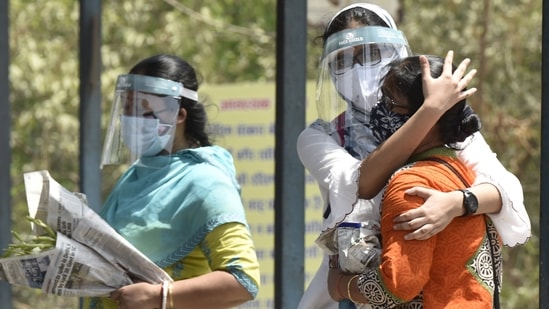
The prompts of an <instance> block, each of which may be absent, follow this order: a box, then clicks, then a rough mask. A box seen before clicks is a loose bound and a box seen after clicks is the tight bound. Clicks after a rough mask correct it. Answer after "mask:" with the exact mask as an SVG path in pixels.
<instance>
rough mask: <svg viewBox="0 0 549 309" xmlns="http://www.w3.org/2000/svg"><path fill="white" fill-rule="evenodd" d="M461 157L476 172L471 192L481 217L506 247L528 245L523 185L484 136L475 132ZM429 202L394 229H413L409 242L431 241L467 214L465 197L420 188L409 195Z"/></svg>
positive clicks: (400, 218) (398, 220)
mask: <svg viewBox="0 0 549 309" xmlns="http://www.w3.org/2000/svg"><path fill="white" fill-rule="evenodd" d="M459 158H460V160H462V161H463V162H464V163H465V164H466V165H467V166H469V167H470V168H472V169H473V171H475V174H476V176H477V177H476V180H475V183H474V184H473V186H472V187H471V188H470V190H471V191H472V192H473V193H474V194H475V195H476V196H477V199H478V201H479V208H478V211H477V214H488V216H489V217H490V218H491V219H492V221H493V223H494V225H495V226H496V228H497V230H498V233H499V234H500V236H501V239H502V241H503V243H504V244H505V245H508V246H515V245H517V244H523V243H525V242H526V241H527V240H528V238H529V237H530V235H531V226H530V219H529V217H528V213H527V212H526V208H525V206H524V198H523V192H522V186H521V184H520V181H519V180H518V179H517V177H516V176H515V175H513V174H512V173H511V172H509V171H508V170H507V169H505V167H504V166H503V165H502V164H501V162H500V161H499V160H498V159H497V157H496V154H495V153H493V152H492V150H491V149H490V147H489V146H488V144H487V143H486V141H485V140H484V138H483V137H482V135H481V134H480V133H478V132H477V133H475V134H474V135H473V137H472V138H471V139H470V141H469V142H468V143H467V144H466V147H465V148H464V149H463V150H462V151H461V152H459ZM406 193H407V194H410V195H416V196H419V197H422V198H424V199H425V202H424V204H423V206H422V207H420V208H418V209H415V210H413V211H409V212H407V213H404V214H401V215H400V216H398V217H396V218H395V225H394V228H395V229H398V230H411V231H412V232H410V233H409V234H408V235H406V239H418V240H421V239H427V238H429V237H431V236H433V235H435V234H436V233H438V232H440V231H441V230H443V229H444V228H445V227H446V226H447V225H448V224H449V223H450V221H451V220H452V219H453V218H455V217H458V216H461V215H462V214H463V213H464V209H463V194H462V193H461V192H459V191H452V192H446V193H444V192H440V191H436V190H431V189H426V188H421V187H416V188H412V189H410V190H408V191H407V192H406Z"/></svg>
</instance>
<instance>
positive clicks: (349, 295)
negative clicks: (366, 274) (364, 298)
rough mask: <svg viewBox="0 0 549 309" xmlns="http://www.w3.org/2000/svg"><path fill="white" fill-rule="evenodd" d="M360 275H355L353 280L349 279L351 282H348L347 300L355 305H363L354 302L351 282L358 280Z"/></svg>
mask: <svg viewBox="0 0 549 309" xmlns="http://www.w3.org/2000/svg"><path fill="white" fill-rule="evenodd" d="M359 276H360V275H354V276H352V277H351V279H349V281H348V282H347V298H348V299H349V300H350V301H352V302H353V303H355V304H361V303H360V302H357V301H355V300H353V298H352V297H351V282H352V281H353V279H355V278H358V277H359Z"/></svg>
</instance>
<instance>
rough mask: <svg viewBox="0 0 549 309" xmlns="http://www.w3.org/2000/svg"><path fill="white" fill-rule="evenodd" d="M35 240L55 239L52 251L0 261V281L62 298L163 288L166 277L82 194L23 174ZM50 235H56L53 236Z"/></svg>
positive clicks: (39, 175) (44, 176) (45, 177)
mask: <svg viewBox="0 0 549 309" xmlns="http://www.w3.org/2000/svg"><path fill="white" fill-rule="evenodd" d="M24 180H25V191H26V196H27V204H28V209H29V215H30V217H32V218H35V219H39V220H41V221H43V222H45V223H46V225H47V227H43V226H39V225H37V224H32V232H33V233H34V235H45V234H47V231H46V229H48V227H49V228H51V229H52V230H53V231H54V232H55V233H56V240H55V248H52V249H49V250H44V251H38V252H36V253H33V254H28V255H23V256H13V257H8V258H3V259H0V280H5V281H8V282H9V283H10V284H13V285H18V286H27V287H31V288H40V289H42V291H43V292H44V293H49V294H55V295H61V296H77V297H82V296H109V294H110V293H111V292H113V291H114V290H115V289H117V288H120V287H122V286H125V285H128V284H132V283H134V282H140V281H145V282H150V283H162V282H163V281H166V280H167V281H172V279H171V278H170V276H169V275H168V274H167V273H166V272H164V270H162V269H161V268H160V267H158V266H157V265H156V264H154V263H153V262H152V261H151V260H149V259H148V258H147V257H146V256H145V255H143V254H142V253H141V252H140V251H139V250H137V249H136V248H135V247H134V246H133V245H132V244H131V243H129V242H128V241H127V240H126V239H124V238H123V237H122V236H120V235H119V234H118V233H117V232H116V231H115V230H114V229H113V228H112V227H111V226H110V225H109V224H108V223H107V222H106V221H104V220H103V218H101V217H100V216H99V215H98V214H97V213H96V212H95V211H94V210H92V209H91V208H89V207H88V205H87V200H86V197H85V195H84V194H81V193H74V192H70V191H68V190H67V189H65V188H64V187H63V186H61V185H60V184H59V183H57V182H56V181H55V180H54V179H53V178H52V177H51V176H50V175H49V173H48V171H36V172H29V173H25V174H24ZM54 235H55V234H54Z"/></svg>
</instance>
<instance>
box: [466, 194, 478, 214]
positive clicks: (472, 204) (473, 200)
mask: <svg viewBox="0 0 549 309" xmlns="http://www.w3.org/2000/svg"><path fill="white" fill-rule="evenodd" d="M463 194H464V200H463V203H464V206H465V208H466V209H467V213H468V214H470V215H472V214H474V213H476V212H477V209H478V200H477V197H476V196H475V195H474V194H473V192H471V191H469V190H464V191H463Z"/></svg>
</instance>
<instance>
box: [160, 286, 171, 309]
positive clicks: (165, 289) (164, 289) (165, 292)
mask: <svg viewBox="0 0 549 309" xmlns="http://www.w3.org/2000/svg"><path fill="white" fill-rule="evenodd" d="M169 284H170V283H169V282H168V281H167V280H164V281H163V282H162V288H161V293H162V303H161V305H160V308H162V309H166V303H167V299H168V286H169Z"/></svg>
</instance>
